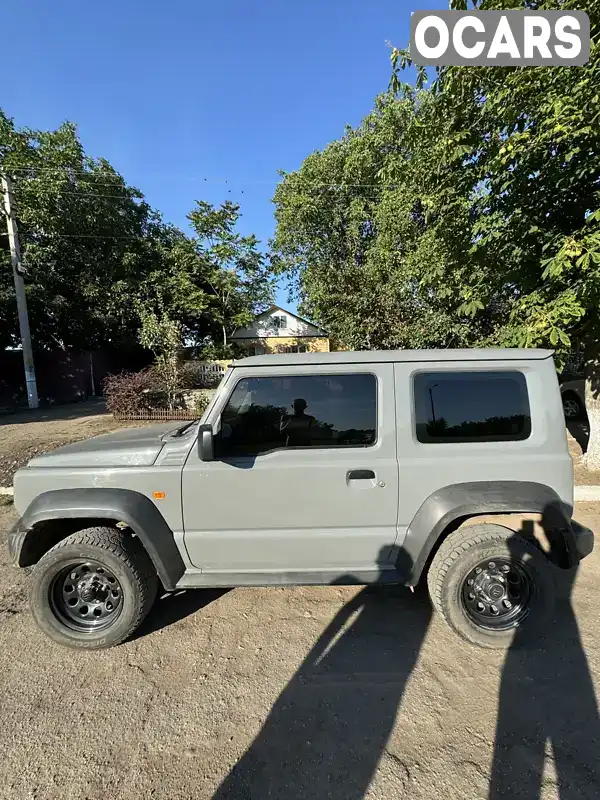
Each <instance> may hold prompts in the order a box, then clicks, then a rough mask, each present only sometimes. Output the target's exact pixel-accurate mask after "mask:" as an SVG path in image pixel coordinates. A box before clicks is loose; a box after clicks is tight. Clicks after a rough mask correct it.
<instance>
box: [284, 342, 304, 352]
mask: <svg viewBox="0 0 600 800" xmlns="http://www.w3.org/2000/svg"><path fill="white" fill-rule="evenodd" d="M282 352H284V353H307V352H308V348H307V346H306V345H305V344H295V345H291V344H290V345H286V346H285V347H284V348H283V351H282Z"/></svg>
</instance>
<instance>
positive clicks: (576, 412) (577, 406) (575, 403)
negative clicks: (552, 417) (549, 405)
mask: <svg viewBox="0 0 600 800" xmlns="http://www.w3.org/2000/svg"><path fill="white" fill-rule="evenodd" d="M562 406H563V414H564V415H565V419H567V420H573V419H580V418H581V417H583V403H582V402H581V400H580V399H579V397H578V396H577V395H576V394H575V392H565V393H564V395H563V396H562Z"/></svg>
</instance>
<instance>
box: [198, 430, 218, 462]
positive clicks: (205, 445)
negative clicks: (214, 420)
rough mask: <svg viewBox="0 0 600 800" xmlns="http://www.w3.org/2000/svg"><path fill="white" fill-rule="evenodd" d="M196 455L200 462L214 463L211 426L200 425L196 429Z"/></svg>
mask: <svg viewBox="0 0 600 800" xmlns="http://www.w3.org/2000/svg"><path fill="white" fill-rule="evenodd" d="M198 455H199V456H200V460H201V461H214V458H215V452H214V447H213V430H212V425H200V427H199V428H198Z"/></svg>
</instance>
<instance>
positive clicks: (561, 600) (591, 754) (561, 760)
mask: <svg viewBox="0 0 600 800" xmlns="http://www.w3.org/2000/svg"><path fill="white" fill-rule="evenodd" d="M557 513H559V509H557V508H552V507H548V508H546V510H545V511H544V513H543V515H542V521H541V522H542V527H543V529H544V533H545V536H546V539H547V541H548V544H549V546H550V552H551V554H552V556H553V557H554V558H557V559H558V558H562V557H563V556H564V553H563V552H562V548H563V544H562V540H561V539H560V537H557V536H556V533H555V532H556V529H557V524H558V522H557ZM523 533H524V534H525V535H528V533H529V531H527V530H524V531H523ZM509 544H510V542H509ZM577 572H578V569H577V567H574V568H571V569H568V570H567V569H557V570H556V573H557V575H556V579H557V595H558V609H557V611H556V613H555V615H554V621H553V624H552V626H551V627H550V628H549V631H548V635H547V636H546V637H544V638H543V639H542V640H541V641H540V640H538V639H536V640H535V642H534V643H532V646H529V647H522V646H521V645H522V644H523V637H524V636H525V635H526V633H525V632H523V631H521V629H519V630H518V631H517V634H516V636H515V639H514V641H513V644H512V646H511V647H510V649H509V650H508V652H507V654H506V659H505V663H504V667H503V670H502V678H501V684H500V693H499V700H498V718H497V729H496V738H495V743H494V756H493V764H492V773H491V780H490V791H489V800H500V798H508V797H510V798H512V799H513V800H539V798H542V797H546V796H548V797H550V796H552V797H556V796H558V797H559V798H560V800H575V798H577V799H578V800H580V798H590V800H591V798H598V797H600V769H599V765H598V762H599V756H598V753H599V752H600V718H599V716H598V705H597V701H596V695H595V692H594V685H593V681H592V677H591V674H590V669H589V665H588V661H587V657H586V654H585V650H584V647H583V644H582V641H581V638H580V635H579V628H578V624H577V619H576V616H575V612H574V609H573V606H572V599H571V597H572V591H573V587H574V584H575V578H576V576H577ZM534 645H535V646H534ZM550 765H552V768H553V771H554V773H555V776H556V779H557V780H556V783H557V786H556V788H554V787H553V786H552V777H551V775H549V774H548V768H549V766H550ZM549 791H552V792H553V793H552V794H551V795H550V794H546V793H547V792H549ZM554 792H556V794H555V793H554Z"/></svg>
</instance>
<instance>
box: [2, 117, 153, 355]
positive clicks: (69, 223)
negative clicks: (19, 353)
mask: <svg viewBox="0 0 600 800" xmlns="http://www.w3.org/2000/svg"><path fill="white" fill-rule="evenodd" d="M0 169H3V170H5V171H7V172H8V173H10V174H12V175H13V176H14V189H15V199H16V211H17V221H18V226H19V234H20V240H21V249H22V255H23V258H24V261H25V263H26V265H27V270H28V274H27V278H26V284H27V286H26V290H27V301H28V306H29V315H30V321H31V330H32V338H33V343H34V347H37V348H54V347H60V348H67V347H74V348H85V347H96V346H98V345H100V344H103V343H105V342H109V341H110V342H119V341H122V340H123V339H125V340H128V341H130V340H131V339H132V338H134V337H135V326H136V323H135V320H134V319H133V318H131V317H130V318H128V319H125V318H124V317H123V315H122V314H120V313H118V309H116V308H115V305H114V302H113V299H114V291H113V287H114V286H115V285H120V284H123V283H126V284H127V285H128V286H130V287H131V286H133V285H135V284H136V282H137V281H139V277H140V273H139V270H140V262H139V247H138V245H139V242H140V240H141V239H143V238H144V237H145V236H146V235H147V233H148V230H149V228H151V227H152V226H156V224H157V218H156V215H155V214H154V213H153V212H152V210H151V209H150V208H149V206H148V204H147V203H146V202H145V201H144V199H143V197H142V195H141V193H140V192H139V191H138V190H136V189H134V188H132V187H130V186H128V185H127V184H126V183H125V181H124V179H123V178H122V177H121V176H120V175H119V174H118V173H117V172H116V171H115V170H114V169H113V168H112V167H111V166H110V164H108V162H106V161H105V160H103V159H91V158H89V157H88V156H86V154H85V153H84V151H83V148H82V146H81V143H80V142H79V140H78V138H77V133H76V130H75V127H74V126H73V125H71V124H64V125H62V126H61V127H60V128H59V129H58V130H56V131H51V132H45V131H31V130H17V129H15V127H14V124H13V122H12V121H11V120H10V119H8V118H7V117H6V116H5V115H4V114H2V112H1V111H0ZM0 238H1V239H2V241H3V243H4V247H2V249H0V259H1V260H2V261H1V267H2V268H1V269H0V346H7V345H14V344H15V343H16V342H17V341H18V325H17V319H16V308H15V302H14V291H13V287H12V275H11V270H10V266H9V259H8V250H7V248H6V244H5V240H6V236H5V234H4V235H2V236H1V237H0ZM136 251H137V252H136Z"/></svg>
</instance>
